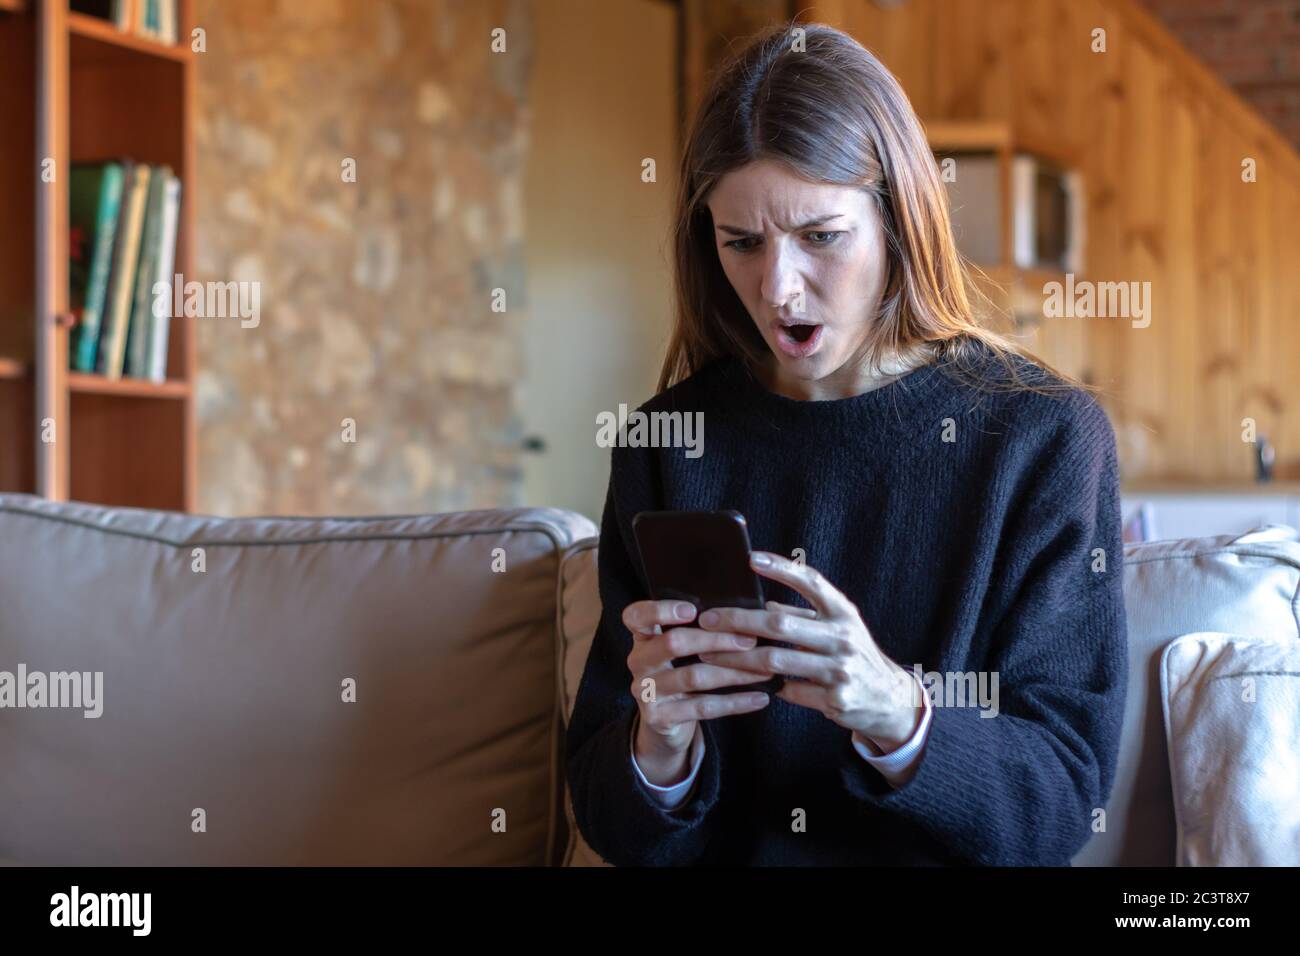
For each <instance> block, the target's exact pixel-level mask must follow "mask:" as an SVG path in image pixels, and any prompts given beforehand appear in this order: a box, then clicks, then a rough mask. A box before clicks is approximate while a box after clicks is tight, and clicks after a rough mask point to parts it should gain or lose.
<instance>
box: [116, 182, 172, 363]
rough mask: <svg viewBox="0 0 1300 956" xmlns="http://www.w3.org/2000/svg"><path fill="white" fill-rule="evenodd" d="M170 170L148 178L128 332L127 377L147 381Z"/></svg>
mask: <svg viewBox="0 0 1300 956" xmlns="http://www.w3.org/2000/svg"><path fill="white" fill-rule="evenodd" d="M171 175H172V170H171V167H170V166H155V167H154V168H153V170H152V172H151V173H150V174H149V193H148V195H147V197H146V198H145V204H144V227H143V229H142V231H141V233H140V259H139V264H138V265H137V267H136V270H135V296H134V298H133V301H132V303H131V320H130V322H129V323H128V325H127V330H126V374H127V375H130V376H132V377H133V378H145V377H146V376H147V374H148V363H149V336H150V328H151V327H152V325H153V320H152V316H153V286H154V282H155V280H156V278H157V271H158V270H157V266H158V252H159V248H158V247H159V243H160V241H161V237H162V220H163V199H164V197H165V194H166V189H167V182H168V180H170V179H171Z"/></svg>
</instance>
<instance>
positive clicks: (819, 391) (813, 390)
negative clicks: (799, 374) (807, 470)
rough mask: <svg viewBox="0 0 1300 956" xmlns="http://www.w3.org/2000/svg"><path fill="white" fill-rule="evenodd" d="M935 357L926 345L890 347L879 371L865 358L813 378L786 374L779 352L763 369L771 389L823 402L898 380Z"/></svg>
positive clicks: (787, 394) (795, 397) (798, 397)
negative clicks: (870, 365) (819, 377)
mask: <svg viewBox="0 0 1300 956" xmlns="http://www.w3.org/2000/svg"><path fill="white" fill-rule="evenodd" d="M933 357H934V353H933V350H932V349H931V348H930V347H929V346H926V345H920V346H917V347H914V348H911V349H909V350H907V351H906V352H905V353H899V352H897V351H894V350H890V351H888V352H886V354H885V356H884V358H882V359H881V362H880V370H879V371H878V372H872V371H871V370H870V369H869V368H867V365H866V362H865V361H859V362H848V363H845V365H844V367H843V368H841V369H839V370H838V371H836V372H834V373H832V374H830V375H828V376H826V377H825V378H821V379H816V380H815V381H811V382H809V381H805V380H803V379H797V378H791V377H789V376H787V375H785V374H783V372H782V370H781V367H780V364H779V363H778V362H777V360H776V356H772V357H771V359H770V360H769V362H768V364H767V365H766V367H765V368H764V369H763V379H764V380H763V384H764V385H765V386H766V387H767V389H768V390H769V391H771V392H775V393H776V394H778V395H784V396H785V397H786V398H793V399H796V400H797V401H804V402H822V401H832V400H835V399H840V398H852V397H853V396H855V395H863V394H866V393H867V392H870V391H873V390H875V389H877V388H880V387H882V386H884V385H888V384H889V383H890V382H893V381H896V380H897V379H899V378H901V377H902V376H904V375H906V374H907V373H908V372H911V371H913V370H914V369H916V368H919V367H920V366H922V365H924V364H925V363H926V362H928V361H930V359H932V358H933Z"/></svg>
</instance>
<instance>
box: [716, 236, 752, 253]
mask: <svg viewBox="0 0 1300 956" xmlns="http://www.w3.org/2000/svg"><path fill="white" fill-rule="evenodd" d="M752 239H754V237H753V236H746V237H745V238H743V239H733V240H731V242H727V243H723V245H725V246H726V247H727V248H728V249H735V250H736V251H737V252H750V251H752V250H753V248H754V247H753V246H742V245H740V243H742V242H749V241H750V240H752Z"/></svg>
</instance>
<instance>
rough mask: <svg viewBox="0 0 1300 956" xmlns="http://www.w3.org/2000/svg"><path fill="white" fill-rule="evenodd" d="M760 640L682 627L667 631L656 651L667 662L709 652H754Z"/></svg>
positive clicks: (742, 635)
mask: <svg viewBox="0 0 1300 956" xmlns="http://www.w3.org/2000/svg"><path fill="white" fill-rule="evenodd" d="M757 646H758V640H757V639H756V638H755V637H753V636H752V635H749V634H733V633H730V632H728V631H706V630H703V629H702V628H698V627H689V626H685V625H683V626H681V627H674V628H672V629H671V630H669V631H667V632H666V633H665V634H664V635H663V636H662V637H661V638H660V639H659V641H658V647H657V648H656V650H657V651H658V652H659V653H660V654H661V655H662V656H663V657H664V658H665V659H667V660H672V659H673V658H675V657H689V656H690V655H692V654H703V653H706V652H708V651H736V650H742V651H743V650H752V649H753V648H755V647H757Z"/></svg>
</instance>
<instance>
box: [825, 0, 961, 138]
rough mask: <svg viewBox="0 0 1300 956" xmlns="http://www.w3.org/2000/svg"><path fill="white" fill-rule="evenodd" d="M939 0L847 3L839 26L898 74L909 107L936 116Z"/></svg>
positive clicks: (860, 1) (859, 0)
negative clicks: (888, 4)
mask: <svg viewBox="0 0 1300 956" xmlns="http://www.w3.org/2000/svg"><path fill="white" fill-rule="evenodd" d="M941 2H942V0H912V2H911V3H907V4H904V5H902V6H899V7H889V8H886V7H879V6H877V5H876V4H875V3H873V2H871V0H851V2H850V3H848V4H846V7H845V12H844V15H843V19H844V26H843V27H842V29H844V30H846V31H847V32H848V33H850V34H851V35H852V36H853V38H854V39H855V40H857V41H858V42H859V43H861V44H862V45H863V46H865V47H866V48H867V49H868V50H870V51H871V52H872V53H874V54H875V55H876V57H877V58H879V60H880V61H881V62H882V63H884V64H885V66H886V67H888V68H889V71H890V72H891V73H893V74H894V76H895V77H897V79H898V82H899V83H900V84H901V85H902V87H903V92H904V93H906V94H907V98H908V99H909V100H910V101H911V103H912V109H913V110H915V111H916V113H917V115H918V116H921V117H923V118H927V119H928V118H933V117H939V116H941V115H942V114H941V113H940V112H939V111H938V106H937V104H936V103H935V97H934V72H935V65H936V61H937V59H938V58H937V57H936V56H935V49H936V46H935V36H934V33H935V24H936V23H937V22H938V19H939V17H938V10H937V7H938V4H939V3H941Z"/></svg>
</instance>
